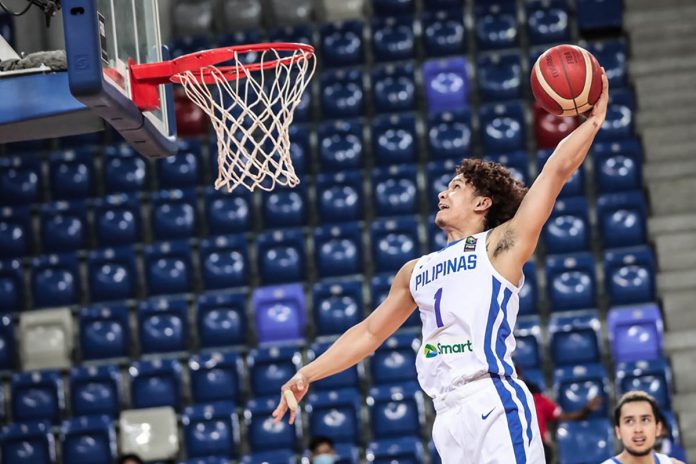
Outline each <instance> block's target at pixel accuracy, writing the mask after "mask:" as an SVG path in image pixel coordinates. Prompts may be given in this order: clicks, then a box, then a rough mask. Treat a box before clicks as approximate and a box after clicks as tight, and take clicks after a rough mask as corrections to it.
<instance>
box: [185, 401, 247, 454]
mask: <svg viewBox="0 0 696 464" xmlns="http://www.w3.org/2000/svg"><path fill="white" fill-rule="evenodd" d="M181 423H182V425H183V435H184V442H185V443H186V455H187V456H188V457H189V458H193V457H206V456H224V457H226V458H231V457H233V456H235V455H236V454H237V453H238V452H239V444H240V443H239V421H238V419H237V413H236V411H235V405H234V403H225V402H223V403H214V404H210V405H196V406H189V407H188V408H186V409H185V410H184V413H183V414H182V416H181Z"/></svg>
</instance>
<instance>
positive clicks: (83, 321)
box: [80, 303, 131, 360]
mask: <svg viewBox="0 0 696 464" xmlns="http://www.w3.org/2000/svg"><path fill="white" fill-rule="evenodd" d="M130 342H131V335H130V325H129V323H128V306H126V305H125V304H119V303H113V304H109V305H99V306H93V307H89V308H84V309H82V310H81V311H80V348H81V351H82V358H83V359H85V360H93V359H106V358H120V357H126V356H128V353H129V352H130V345H131V343H130Z"/></svg>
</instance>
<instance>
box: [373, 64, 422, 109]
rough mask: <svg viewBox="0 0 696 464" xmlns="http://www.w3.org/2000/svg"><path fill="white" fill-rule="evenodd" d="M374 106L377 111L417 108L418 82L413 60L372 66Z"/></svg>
mask: <svg viewBox="0 0 696 464" xmlns="http://www.w3.org/2000/svg"><path fill="white" fill-rule="evenodd" d="M371 78H372V79H371V80H372V106H373V107H374V110H375V112H376V113H397V112H400V111H413V110H415V109H416V82H415V77H414V66H413V63H412V62H407V63H403V64H398V63H394V64H391V63H390V64H383V65H379V66H375V67H374V68H372V72H371Z"/></svg>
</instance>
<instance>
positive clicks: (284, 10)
mask: <svg viewBox="0 0 696 464" xmlns="http://www.w3.org/2000/svg"><path fill="white" fill-rule="evenodd" d="M268 7H269V10H270V13H271V14H272V15H273V19H274V21H273V24H283V25H295V24H308V23H310V22H311V21H312V18H313V17H314V13H315V11H314V8H315V7H314V1H313V0H292V1H290V2H288V1H287V0H271V1H270V2H269V4H268ZM266 11H268V10H266Z"/></svg>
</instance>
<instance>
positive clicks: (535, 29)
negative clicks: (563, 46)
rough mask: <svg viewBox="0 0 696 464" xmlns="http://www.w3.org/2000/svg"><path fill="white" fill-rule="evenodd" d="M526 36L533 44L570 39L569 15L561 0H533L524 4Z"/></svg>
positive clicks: (561, 41)
mask: <svg viewBox="0 0 696 464" xmlns="http://www.w3.org/2000/svg"><path fill="white" fill-rule="evenodd" d="M524 9H525V13H526V16H527V37H529V42H530V43H531V44H533V45H539V44H553V43H567V42H569V41H570V25H571V21H570V17H569V16H570V15H569V8H568V4H567V2H565V1H563V0H534V1H530V2H526V3H525V4H524Z"/></svg>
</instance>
